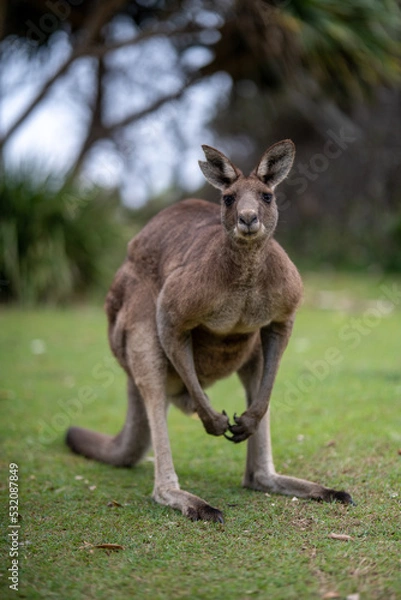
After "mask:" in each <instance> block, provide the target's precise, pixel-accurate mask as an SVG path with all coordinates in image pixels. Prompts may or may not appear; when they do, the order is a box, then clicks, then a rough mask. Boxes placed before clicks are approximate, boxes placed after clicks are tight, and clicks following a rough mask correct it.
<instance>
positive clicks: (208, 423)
mask: <svg viewBox="0 0 401 600" xmlns="http://www.w3.org/2000/svg"><path fill="white" fill-rule="evenodd" d="M213 413H214V414H213V415H212V416H210V415H209V414H208V415H202V414H199V413H198V414H199V416H200V418H201V419H202V423H203V426H204V428H205V429H206V431H207V433H209V434H210V435H223V434H224V433H225V432H226V431H227V429H229V426H230V422H229V420H228V417H227V413H226V411H225V410H223V412H222V413H218V412H216V413H215V412H214V411H213Z"/></svg>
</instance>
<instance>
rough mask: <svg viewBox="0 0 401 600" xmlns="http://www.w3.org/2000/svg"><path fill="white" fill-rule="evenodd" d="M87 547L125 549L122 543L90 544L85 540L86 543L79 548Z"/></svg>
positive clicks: (84, 548)
mask: <svg viewBox="0 0 401 600" xmlns="http://www.w3.org/2000/svg"><path fill="white" fill-rule="evenodd" d="M87 548H103V549H104V550H125V548H124V546H121V544H90V543H89V542H85V541H84V545H83V546H80V547H79V550H86V549H87Z"/></svg>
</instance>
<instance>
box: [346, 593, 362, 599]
mask: <svg viewBox="0 0 401 600" xmlns="http://www.w3.org/2000/svg"><path fill="white" fill-rule="evenodd" d="M346 600H359V594H349V595H348V596H347V598H346Z"/></svg>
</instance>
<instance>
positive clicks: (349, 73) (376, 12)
mask: <svg viewBox="0 0 401 600" xmlns="http://www.w3.org/2000/svg"><path fill="white" fill-rule="evenodd" d="M282 17H283V25H284V26H285V27H286V28H287V29H288V30H289V31H293V32H295V33H296V34H297V35H298V44H299V48H298V52H299V51H300V54H301V57H302V64H303V67H304V68H305V70H306V73H307V75H308V77H309V78H312V79H313V80H314V81H315V82H316V83H318V84H319V85H320V86H321V88H322V89H323V90H324V91H325V92H326V93H327V95H328V96H329V97H330V96H331V97H333V98H334V99H335V100H341V99H344V98H355V97H358V96H359V97H361V96H363V94H365V93H369V92H371V90H372V89H374V88H375V86H377V85H378V84H380V83H382V82H387V83H388V82H395V81H399V80H400V75H401V68H400V41H399V28H400V25H401V9H400V6H399V3H398V2H397V1H396V0H386V1H385V2H372V0H357V1H355V2H348V1H342V2H338V1H333V0H323V1H322V0H307V1H305V0H293V1H292V2H289V3H288V4H286V5H285V6H284V7H283V14H282Z"/></svg>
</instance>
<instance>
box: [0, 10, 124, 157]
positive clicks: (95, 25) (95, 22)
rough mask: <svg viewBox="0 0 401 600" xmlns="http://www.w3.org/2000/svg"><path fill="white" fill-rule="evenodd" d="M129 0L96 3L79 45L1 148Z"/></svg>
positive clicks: (15, 125)
mask: <svg viewBox="0 0 401 600" xmlns="http://www.w3.org/2000/svg"><path fill="white" fill-rule="evenodd" d="M126 1H127V0H103V1H102V2H100V3H96V4H95V7H94V9H93V10H92V12H91V13H90V15H89V17H88V20H87V22H86V25H85V27H86V33H85V35H83V36H82V39H81V40H80V42H79V43H78V45H77V47H76V48H75V49H74V50H73V51H72V52H71V54H70V56H69V57H68V58H67V59H66V60H65V61H64V62H63V64H62V65H60V67H59V68H58V69H57V71H56V72H55V73H54V74H53V75H52V76H51V77H50V78H49V79H48V80H47V81H46V82H45V84H44V85H43V86H42V88H41V89H40V91H39V92H38V93H37V94H36V96H35V97H34V99H33V100H32V101H31V102H30V103H29V104H28V106H27V107H26V108H25V110H24V111H23V112H22V114H21V115H20V116H19V117H18V118H17V120H16V121H14V123H13V125H11V127H10V128H9V130H8V131H7V132H6V133H5V135H4V136H3V138H2V139H0V149H1V148H3V146H4V145H5V144H6V143H7V142H8V140H9V139H10V138H11V136H12V135H13V134H14V133H15V131H16V130H17V129H18V128H19V127H20V126H21V125H22V123H23V122H24V121H25V119H26V118H27V117H28V116H29V115H30V114H31V113H32V112H33V111H34V109H35V108H36V107H37V106H38V104H39V103H40V102H41V101H42V100H43V98H44V97H45V96H46V94H47V93H48V91H49V90H50V88H51V87H52V86H53V84H54V83H55V82H56V81H57V80H58V79H59V78H60V77H61V76H62V75H64V74H65V73H66V72H67V70H68V69H69V67H70V66H71V64H72V63H73V62H74V61H75V60H76V59H77V58H79V57H81V56H84V55H85V54H86V51H87V48H88V47H89V44H90V43H91V42H92V41H93V40H94V39H95V38H96V37H97V36H98V34H99V32H100V30H101V28H102V27H103V25H104V24H105V23H106V22H107V20H108V19H109V18H110V16H111V15H112V14H114V13H115V12H117V10H118V9H119V8H121V6H123V5H124V4H126Z"/></svg>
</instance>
